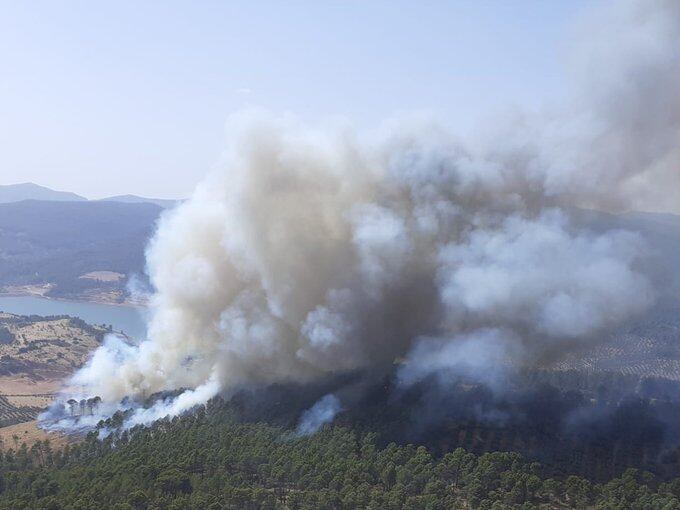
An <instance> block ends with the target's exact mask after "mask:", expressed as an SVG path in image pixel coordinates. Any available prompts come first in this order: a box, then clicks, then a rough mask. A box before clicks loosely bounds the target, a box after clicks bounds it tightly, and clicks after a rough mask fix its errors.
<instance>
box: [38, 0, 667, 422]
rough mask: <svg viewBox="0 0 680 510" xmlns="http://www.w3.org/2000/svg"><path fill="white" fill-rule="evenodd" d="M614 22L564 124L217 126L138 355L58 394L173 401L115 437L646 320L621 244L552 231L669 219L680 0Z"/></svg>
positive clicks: (103, 354)
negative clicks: (216, 144)
mask: <svg viewBox="0 0 680 510" xmlns="http://www.w3.org/2000/svg"><path fill="white" fill-rule="evenodd" d="M615 5H616V7H617V8H616V9H613V10H608V11H607V13H608V14H607V15H608V16H611V17H612V19H608V20H607V22H606V23H600V24H598V25H597V30H596V33H597V34H598V35H597V36H596V37H593V36H592V35H590V36H588V37H586V38H585V40H584V43H583V44H584V48H585V50H584V53H587V54H588V56H589V58H588V59H586V60H585V61H584V62H585V63H584V64H581V66H580V67H581V68H582V70H583V71H584V73H583V76H585V77H586V78H587V83H586V86H585V87H584V88H583V90H586V91H588V93H587V94H585V93H584V94H580V95H578V94H577V99H576V100H575V101H574V103H573V104H572V105H571V106H570V108H569V114H568V115H558V114H551V115H549V116H546V118H541V119H533V118H525V119H522V120H521V122H519V124H517V125H514V124H513V126H511V127H510V128H509V129H508V130H507V131H506V132H505V134H503V135H502V136H500V137H497V138H493V139H492V141H491V142H489V143H479V144H477V146H476V147H475V148H466V147H463V146H461V144H459V143H458V142H457V141H456V140H455V139H453V138H452V137H451V136H450V135H449V134H447V133H446V132H445V131H444V130H442V129H441V128H439V127H437V126H434V125H430V124H426V123H410V122H392V123H388V124H386V125H385V126H383V127H382V128H381V129H379V130H378V131H376V132H372V133H369V134H359V133H356V132H355V131H353V130H352V129H351V128H348V127H341V128H336V129H326V130H322V129H310V128H307V127H305V126H303V125H300V123H298V122H297V121H296V120H295V119H292V118H288V117H283V118H281V117H272V116H270V115H267V114H265V113H261V112H245V113H241V114H238V115H235V116H233V117H232V118H231V119H230V120H229V130H228V140H229V148H228V150H227V152H226V154H225V161H224V163H223V164H222V165H221V169H220V170H219V171H215V172H213V173H212V174H210V175H209V176H208V177H207V178H206V179H205V180H204V181H203V182H202V183H201V184H200V185H199V186H198V187H197V189H196V191H195V193H194V195H193V196H192V197H191V199H189V200H188V201H186V202H185V203H183V204H182V205H180V206H179V207H178V208H177V209H175V210H173V211H170V212H169V213H167V214H166V215H165V216H164V217H163V218H162V220H161V222H160V225H159V228H158V231H157V233H156V235H155V237H154V239H153V240H152V242H151V244H150V246H149V248H148V252H147V262H148V271H149V276H150V280H151V283H152V284H153V286H154V288H155V289H156V292H155V294H154V295H153V298H152V302H151V314H150V321H149V328H148V330H149V332H148V338H147V339H146V340H145V341H143V342H141V343H140V344H139V345H128V344H126V343H125V342H122V341H119V340H115V339H108V340H107V342H106V343H105V344H104V345H103V346H102V347H101V348H100V349H99V350H98V351H97V352H96V353H95V354H94V356H93V358H92V359H91V360H90V362H89V363H88V364H87V365H86V366H85V367H84V368H83V369H82V370H80V371H79V372H78V373H77V374H76V375H75V376H74V377H73V379H72V381H71V382H70V385H69V386H70V388H71V391H72V392H74V393H75V394H76V396H77V398H81V397H82V396H85V397H91V396H94V395H97V396H100V397H101V398H102V403H101V405H100V409H102V410H103V411H102V412H103V413H110V412H112V411H113V410H116V409H120V408H121V404H120V402H121V400H122V399H124V398H126V397H127V400H126V402H127V403H126V404H125V405H124V406H123V407H125V406H127V407H130V406H132V405H133V404H130V402H134V401H140V400H142V399H144V398H145V397H148V396H149V395H151V394H153V393H156V392H161V391H168V390H178V389H186V388H189V389H188V390H186V391H185V392H184V393H182V394H181V395H180V396H179V397H177V398H175V399H170V400H165V401H163V402H161V403H159V404H157V405H156V406H154V407H152V408H151V409H142V408H139V409H137V410H136V411H134V413H133V414H132V415H131V417H130V418H129V423H130V424H135V423H148V422H149V421H153V420H154V419H157V418H158V417H161V416H164V415H167V414H176V413H178V412H181V411H182V410H184V409H187V408H189V407H191V406H193V405H195V404H197V403H201V402H205V401H206V400H207V399H209V398H210V397H212V396H214V395H217V394H218V393H221V394H227V395H228V394H229V392H231V391H234V390H236V389H239V388H242V387H244V386H251V385H266V384H269V383H274V382H284V381H298V382H306V381H313V380H314V379H315V378H317V377H321V376H326V375H329V374H337V373H343V372H347V371H352V370H362V369H369V370H372V371H381V370H389V369H390V367H392V366H393V365H394V363H395V361H399V362H401V363H402V368H401V370H400V378H401V380H402V381H403V382H404V383H409V381H411V382H412V381H417V380H419V379H420V378H422V377H424V376H425V375H427V374H428V373H431V372H433V371H437V370H440V369H443V368H446V367H453V366H457V367H463V369H464V370H468V371H473V372H476V373H483V374H487V375H488V374H497V373H498V370H500V369H502V367H505V366H509V365H511V364H512V365H518V364H519V365H522V364H532V363H536V362H539V361H540V360H541V359H543V358H545V357H550V356H553V355H556V354H559V353H563V352H565V351H569V350H571V349H574V348H575V347H577V346H579V345H580V344H582V343H584V342H592V341H596V339H597V338H599V337H601V336H602V335H603V333H604V332H606V331H607V330H608V329H609V328H612V327H615V326H617V325H619V324H620V323H621V322H622V321H624V320H626V319H629V318H631V317H634V316H635V315H636V314H637V313H639V312H641V311H643V310H645V309H646V308H647V307H649V306H650V305H651V303H652V302H653V299H654V295H653V292H652V289H651V286H650V285H649V283H648V280H647V279H646V277H645V276H644V274H642V273H641V272H640V271H639V270H638V269H637V261H638V259H639V258H640V256H641V255H642V254H643V253H644V247H643V243H642V242H641V240H640V239H639V238H638V237H637V236H636V235H634V234H632V233H629V232H624V231H608V232H604V233H597V234H596V233H594V232H591V231H588V230H584V229H581V228H577V227H576V226H575V224H572V223H571V222H570V219H569V214H568V211H569V210H570V209H569V208H570V207H597V208H601V209H621V208H623V209H625V208H630V207H640V208H646V209H662V210H672V207H677V205H678V204H679V203H680V201H679V199H680V166H679V161H680V95H678V93H677V91H678V90H680V58H679V57H680V53H679V48H680V30H679V27H680V2H675V1H672V0H669V1H661V0H660V1H651V2H632V3H630V2H629V3H621V2H617V3H616V4H615ZM610 7H611V6H610ZM622 7H623V8H622ZM590 33H591V32H587V34H590ZM622 38H623V39H622ZM486 146H488V147H489V149H484V148H482V147H486ZM497 369H498V370H497ZM67 398H68V396H67ZM61 405H62V404H59V403H58V404H56V405H55V406H54V407H53V409H52V411H51V412H50V413H47V415H45V417H44V418H45V419H46V420H47V419H54V416H55V415H57V416H58V415H59V412H58V411H59V409H60V406H61ZM67 421H68V420H66V421H62V422H61V424H62V425H63V426H68V425H64V424H67ZM55 426H56V425H55Z"/></svg>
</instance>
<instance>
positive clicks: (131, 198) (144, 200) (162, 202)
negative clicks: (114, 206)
mask: <svg viewBox="0 0 680 510" xmlns="http://www.w3.org/2000/svg"><path fill="white" fill-rule="evenodd" d="M98 202H123V203H125V204H155V205H157V206H159V207H162V208H163V209H170V208H171V207H175V206H176V205H178V204H179V203H181V202H182V201H181V200H172V199H169V198H148V197H140V196H137V195H117V196H115V197H107V198H101V199H99V200H98Z"/></svg>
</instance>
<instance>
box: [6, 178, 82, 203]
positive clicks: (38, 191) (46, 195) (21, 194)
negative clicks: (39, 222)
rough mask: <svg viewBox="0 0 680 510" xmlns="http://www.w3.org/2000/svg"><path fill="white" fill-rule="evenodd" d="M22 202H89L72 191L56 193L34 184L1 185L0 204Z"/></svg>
mask: <svg viewBox="0 0 680 510" xmlns="http://www.w3.org/2000/svg"><path fill="white" fill-rule="evenodd" d="M22 200H50V201H58V202H84V201H86V200H87V198H85V197H81V196H80V195H77V194H75V193H71V192H70V191H55V190H53V189H50V188H46V187H45V186H39V185H38V184H33V183H32V182H24V183H21V184H6V185H0V204H9V203H12V202H21V201H22Z"/></svg>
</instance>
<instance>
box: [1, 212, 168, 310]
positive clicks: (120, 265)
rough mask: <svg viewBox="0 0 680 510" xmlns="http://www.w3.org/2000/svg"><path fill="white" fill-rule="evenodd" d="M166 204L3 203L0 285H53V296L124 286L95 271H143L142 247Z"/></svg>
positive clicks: (122, 272)
mask: <svg viewBox="0 0 680 510" xmlns="http://www.w3.org/2000/svg"><path fill="white" fill-rule="evenodd" d="M161 212H162V209H161V208H160V207H159V206H157V205H153V204H125V203H119V202H54V201H49V202H47V201H34V200H27V201H23V202H16V203H10V204H0V288H1V287H7V286H20V285H43V284H51V286H52V289H51V290H50V293H51V294H52V295H60V296H64V297H68V296H70V297H73V296H74V295H78V294H79V293H82V292H84V291H87V290H89V289H92V288H95V287H96V288H102V289H109V290H116V289H117V290H120V289H123V288H124V287H125V279H120V280H116V281H100V280H96V279H93V278H80V277H81V276H83V275H86V274H88V273H92V272H102V271H109V272H115V273H120V274H122V275H130V274H133V273H137V274H141V273H142V272H143V270H144V247H145V245H146V243H147V240H148V239H149V237H150V236H151V234H152V233H153V229H154V226H155V223H156V220H157V219H158V217H159V215H160V213H161Z"/></svg>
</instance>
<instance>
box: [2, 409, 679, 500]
mask: <svg viewBox="0 0 680 510" xmlns="http://www.w3.org/2000/svg"><path fill="white" fill-rule="evenodd" d="M120 419H121V416H115V417H114V418H113V419H112V420H110V421H109V422H108V423H107V424H106V427H112V426H115V425H116V422H119V421H120ZM105 430H108V429H106V428H102V429H101V430H100V431H99V432H98V433H91V434H90V435H88V437H87V438H86V439H85V440H84V441H83V442H81V443H80V444H77V445H74V446H71V447H69V448H66V449H65V450H63V451H56V450H53V449H52V448H51V447H50V445H49V443H48V442H40V443H36V444H35V445H34V446H32V447H31V448H30V449H29V448H27V447H26V446H25V445H24V446H19V447H18V448H15V449H13V450H8V451H7V452H5V453H4V454H3V455H2V459H1V460H0V490H1V492H0V509H8V510H9V509H12V510H20V509H45V510H47V509H49V510H56V509H64V510H67V509H68V510H85V509H102V508H113V509H117V510H151V509H195V510H203V509H211V510H216V509H239V510H241V509H272V510H284V509H288V510H303V509H306V510H312V509H315V510H317V509H318V510H323V509H329V510H330V509H366V510H377V509H387V510H402V509H403V510H415V509H423V510H440V509H441V510H444V509H447V510H448V509H453V508H475V509H477V508H479V509H503V508H523V509H530V508H565V507H566V508H601V509H663V510H673V509H680V499H679V498H680V479H677V480H673V481H670V482H663V483H662V482H659V481H657V480H656V479H655V478H654V476H653V475H651V474H650V473H646V472H642V471H637V470H633V469H630V470H627V471H626V472H624V473H623V474H622V475H621V476H620V477H618V478H616V479H613V480H611V481H609V482H608V483H604V484H594V483H591V482H590V481H588V480H587V479H584V478H581V477H578V476H568V477H565V478H560V479H555V478H547V477H545V476H543V474H542V468H541V466H540V465H539V464H537V463H529V462H527V461H525V460H523V458H522V457H521V456H520V455H519V454H516V453H508V452H494V453H486V454H483V455H475V454H472V453H468V452H466V451H465V450H463V449H461V448H458V449H456V450H454V451H452V452H449V453H446V454H445V455H443V456H440V457H438V458H435V457H433V455H432V454H431V453H430V452H429V451H428V450H427V449H426V448H424V447H422V446H416V445H396V444H394V443H392V444H389V445H387V446H386V447H384V448H379V447H377V446H376V445H377V442H376V436H375V434H371V433H361V434H360V433H357V432H355V431H353V430H351V429H349V428H346V427H325V428H323V429H322V430H321V431H320V432H318V433H317V434H315V435H312V436H308V437H297V436H296V435H295V434H294V433H293V432H291V431H290V430H287V429H284V428H281V427H276V426H272V425H268V424H265V423H243V422H241V421H239V420H238V419H236V416H235V414H234V412H233V410H232V409H230V408H229V406H227V405H225V404H224V403H222V402H220V401H214V402H211V403H210V404H209V405H208V406H206V407H205V408H201V409H199V410H198V411H197V412H195V413H193V414H189V415H185V416H183V417H180V418H174V419H172V420H162V421H159V422H156V423H155V424H154V425H153V426H150V427H137V428H135V429H132V430H130V431H124V432H114V433H111V434H109V435H108V436H107V437H105V438H104V439H101V438H100V437H98V435H102V436H103V435H104V433H103V432H104V431H105Z"/></svg>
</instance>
